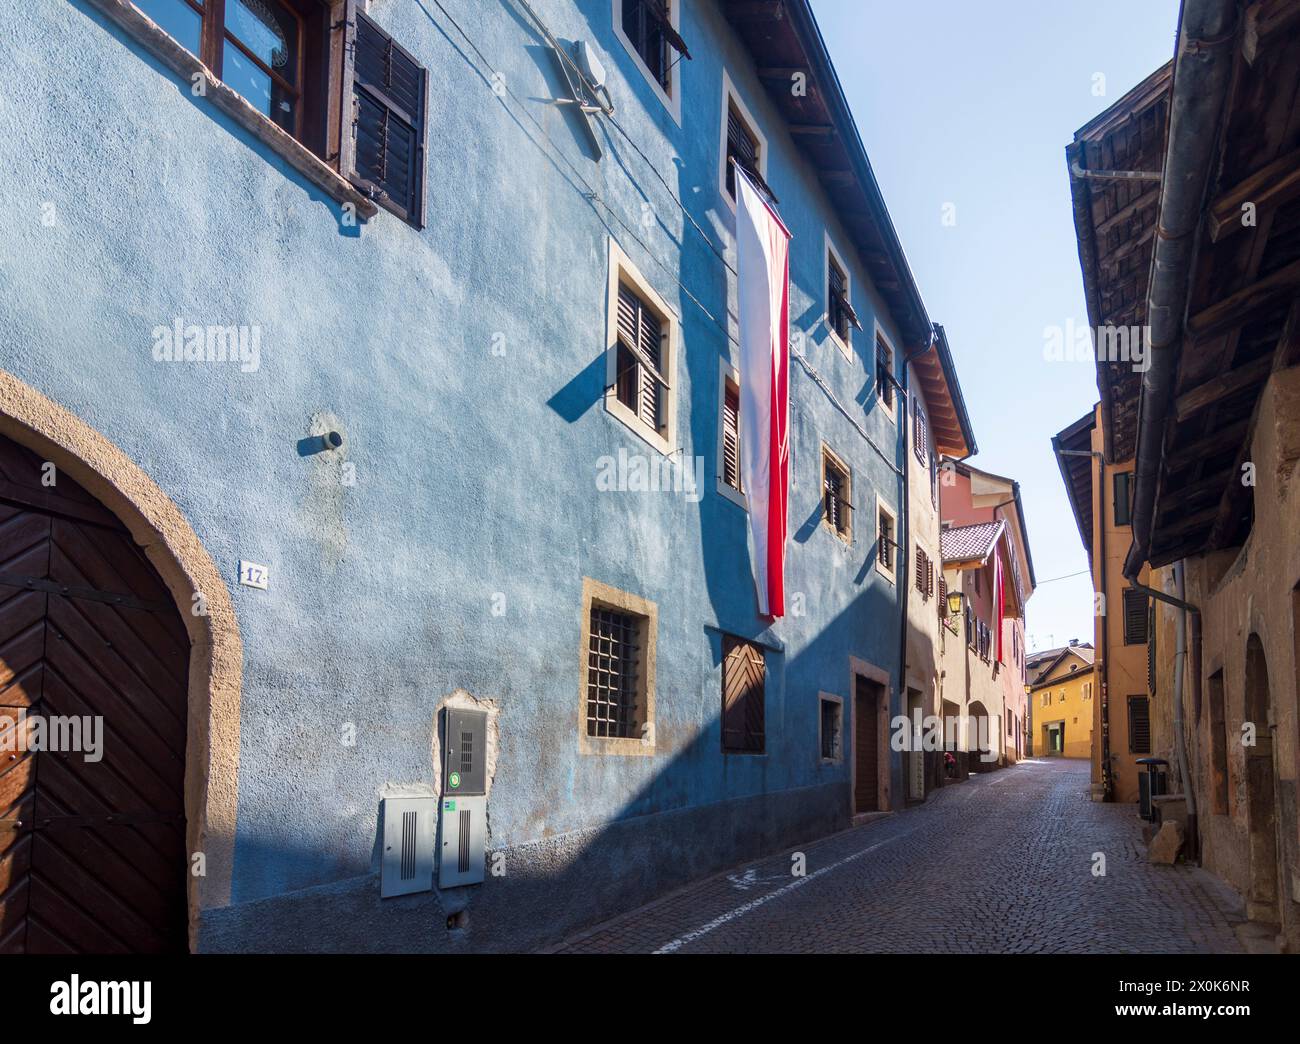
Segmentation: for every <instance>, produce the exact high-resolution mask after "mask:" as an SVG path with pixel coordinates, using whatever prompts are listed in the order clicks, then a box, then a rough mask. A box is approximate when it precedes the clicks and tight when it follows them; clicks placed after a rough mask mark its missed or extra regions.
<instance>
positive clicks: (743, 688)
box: [722, 634, 767, 754]
mask: <svg viewBox="0 0 1300 1044" xmlns="http://www.w3.org/2000/svg"><path fill="white" fill-rule="evenodd" d="M766 684H767V664H766V661H765V660H764V659H763V650H762V649H761V648H760V647H759V646H757V645H754V644H753V643H752V642H747V641H745V640H744V639H743V638H736V637H734V636H733V635H729V634H728V635H723V637H722V749H723V750H724V751H732V752H736V753H744V754H761V753H762V752H763V741H764V735H763V726H764V722H763V717H764V703H765V700H766Z"/></svg>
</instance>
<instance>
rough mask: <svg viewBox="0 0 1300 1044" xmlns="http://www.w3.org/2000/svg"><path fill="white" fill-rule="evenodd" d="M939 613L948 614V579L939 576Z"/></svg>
mask: <svg viewBox="0 0 1300 1044" xmlns="http://www.w3.org/2000/svg"><path fill="white" fill-rule="evenodd" d="M939 615H940V616H944V617H946V616H947V615H948V581H947V580H945V579H944V578H943V577H939Z"/></svg>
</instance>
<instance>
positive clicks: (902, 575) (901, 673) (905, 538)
mask: <svg viewBox="0 0 1300 1044" xmlns="http://www.w3.org/2000/svg"><path fill="white" fill-rule="evenodd" d="M934 336H935V335H934V333H933V332H932V333H931V334H930V340H929V341H927V342H926V343H925V344H924V345H922V346H921V347H920V348H917V349H916V350H915V351H912V352H907V353H905V354H904V356H903V380H902V383H901V384H900V383H899V382H898V381H896V380H895V381H893V385H894V387H895V388H896V389H897V390H898V412H899V413H901V414H902V415H903V416H902V423H901V424H899V426H898V427H899V431H900V432H901V434H902V437H903V469H902V481H903V493H902V496H901V497H899V505H898V514H899V518H900V519H901V521H902V525H900V526H899V527H898V528H899V535H900V537H901V538H902V539H901V540H900V541H899V551H900V552H901V554H900V555H899V558H900V559H901V561H900V562H899V564H898V569H897V570H896V571H895V573H894V575H895V576H896V577H897V578H898V584H899V588H898V595H899V598H898V605H899V614H900V621H901V622H900V626H899V629H898V698H899V701H900V704H899V712H900V713H901V714H903V715H904V716H906V715H907V702H908V701H907V604H908V595H909V588H910V587H911V586H912V585H911V584H910V583H909V582H908V578H907V569H908V566H910V565H911V558H912V553H911V550H910V548H911V546H912V512H911V511H910V510H908V504H909V501H910V499H911V497H910V494H911V492H912V485H911V478H910V476H911V473H912V468H911V458H912V448H911V445H910V444H909V441H908V440H909V438H910V436H909V432H908V422H909V421H910V419H911V416H912V411H911V402H910V400H909V399H908V391H907V387H908V372H909V371H910V370H911V367H912V360H913V359H919V358H920V357H921V356H923V355H924V354H925V353H926V352H928V351H929V350H930V349H931V347H933V345H934ZM940 568H942V565H941V566H940ZM913 738H915V737H913ZM922 756H924V755H922ZM902 781H903V803H904V804H906V803H907V802H908V801H909V800H911V799H910V797H909V796H908V791H909V787H910V785H911V781H910V779H909V778H908V775H907V768H906V767H904V768H903V772H902ZM921 791H922V793H921V800H922V801H924V800H925V787H924V785H922V787H921Z"/></svg>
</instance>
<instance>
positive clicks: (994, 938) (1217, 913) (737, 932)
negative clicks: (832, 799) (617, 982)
mask: <svg viewBox="0 0 1300 1044" xmlns="http://www.w3.org/2000/svg"><path fill="white" fill-rule="evenodd" d="M1087 790H1088V763H1087V762H1086V761H1082V760H1070V761H1065V760H1053V761H1034V760H1030V761H1028V762H1025V763H1022V764H1021V765H1019V766H1016V767H1014V768H1009V769H1004V770H1002V771H999V772H995V773H992V774H990V775H985V776H978V777H974V778H972V779H971V780H970V781H968V782H966V783H963V784H959V785H957V786H950V787H946V788H944V789H943V790H941V791H939V792H937V793H935V794H933V795H931V797H930V800H929V801H928V802H926V804H924V805H922V806H919V807H917V808H914V809H910V810H908V811H905V812H902V813H900V814H897V815H893V816H889V817H887V818H884V819H881V820H877V821H876V822H872V823H868V824H866V825H864V826H860V827H857V828H854V829H852V830H848V831H845V832H843V833H841V834H837V835H835V836H833V837H830V838H827V839H825V840H822V841H819V842H815V843H813V844H809V845H805V846H803V847H802V848H801V849H800V851H802V852H803V853H804V854H805V856H806V860H807V863H806V876H804V877H794V876H792V874H791V866H792V863H793V859H792V854H791V853H788V852H787V853H783V854H781V855H779V856H774V857H772V858H769V859H765V860H762V861H760V862H758V863H753V864H749V865H747V866H744V867H739V868H737V869H735V870H733V871H731V872H729V873H726V874H722V875H719V876H717V877H714V878H711V879H709V880H707V881H703V882H700V883H698V884H696V885H693V886H691V887H689V888H687V889H684V890H682V891H679V892H676V893H674V894H672V895H670V896H668V897H666V898H665V899H662V900H659V901H658V902H656V903H653V904H651V905H649V906H646V907H643V908H641V909H639V910H636V911H634V912H632V913H630V914H627V915H624V916H622V917H620V918H617V919H615V920H613V921H609V922H606V923H605V924H603V925H600V926H598V927H597V928H595V929H594V930H592V931H590V932H588V933H586V934H585V935H583V936H580V937H578V938H575V939H571V940H570V941H569V942H568V944H567V945H566V946H565V947H563V952H573V953H614V952H630V953H638V952H654V951H664V952H677V953H706V952H708V953H825V952H832V953H844V952H862V951H866V952H887V953H1142V952H1160V953H1224V952H1239V951H1240V949H1241V947H1240V944H1239V943H1238V941H1237V939H1236V936H1235V934H1234V931H1233V925H1234V924H1235V923H1236V922H1237V921H1239V920H1241V918H1242V914H1241V912H1240V909H1239V907H1240V901H1239V900H1238V898H1237V897H1236V895H1235V893H1233V892H1232V891H1231V890H1230V889H1228V888H1227V887H1226V886H1224V885H1223V884H1221V883H1220V882H1219V881H1218V880H1217V879H1216V878H1215V877H1213V876H1212V875H1211V874H1209V873H1207V872H1205V871H1202V870H1200V869H1197V868H1193V867H1185V866H1179V867H1175V868H1168V867H1158V866H1152V865H1150V864H1149V863H1148V862H1147V861H1146V855H1145V849H1144V846H1143V845H1142V839H1141V827H1140V820H1139V819H1138V818H1137V815H1136V811H1135V809H1134V807H1133V806H1131V805H1102V804H1095V803H1093V802H1091V801H1089V800H1088V797H1087ZM1094 853H1101V855H1102V856H1104V858H1105V874H1104V876H1094V874H1093V866H1094Z"/></svg>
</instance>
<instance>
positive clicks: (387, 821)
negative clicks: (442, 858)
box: [379, 797, 437, 899]
mask: <svg viewBox="0 0 1300 1044" xmlns="http://www.w3.org/2000/svg"><path fill="white" fill-rule="evenodd" d="M436 808H437V798H431V797H423V798H384V851H383V858H382V859H381V861H380V875H379V895H380V898H382V899H388V898H389V897H391V896H394V895H409V894H410V893H411V892H429V891H432V890H433V844H434V831H435V829H436V824H435V823H434V820H433V816H434V811H435V809H436Z"/></svg>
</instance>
